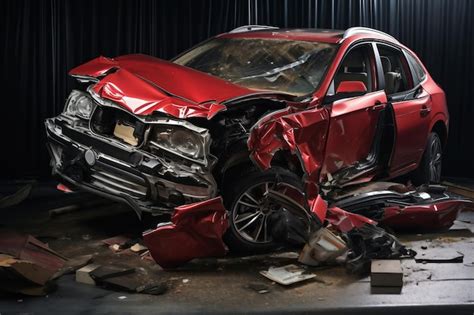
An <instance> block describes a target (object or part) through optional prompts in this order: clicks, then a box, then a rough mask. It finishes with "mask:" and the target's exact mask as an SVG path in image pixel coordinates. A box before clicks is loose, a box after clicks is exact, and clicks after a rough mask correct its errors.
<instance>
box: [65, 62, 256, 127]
mask: <svg viewBox="0 0 474 315" xmlns="http://www.w3.org/2000/svg"><path fill="white" fill-rule="evenodd" d="M69 74H70V75H72V76H75V77H93V78H97V79H99V80H100V81H99V82H98V83H96V84H95V85H94V86H93V88H92V89H93V91H94V92H95V93H97V94H98V95H99V96H100V97H102V98H104V99H108V100H111V101H114V102H115V103H117V104H119V105H120V106H122V107H124V108H125V109H127V110H129V111H130V112H132V113H134V114H137V115H150V114H152V113H153V112H156V111H158V112H163V113H166V114H169V115H172V116H175V117H177V118H188V117H206V118H207V119H210V118H212V117H213V116H214V115H215V114H217V113H218V112H220V111H222V110H225V109H226V107H225V105H223V104H222V102H225V101H227V100H230V99H234V98H238V97H243V96H246V95H252V94H256V93H258V92H257V91H254V90H251V89H247V88H243V87H240V86H238V85H235V84H232V83H230V82H227V81H225V80H222V79H219V78H217V77H214V76H211V75H208V74H206V73H203V72H200V71H196V70H194V69H191V68H187V67H184V66H180V65H177V64H174V63H172V62H169V61H165V60H161V59H158V58H154V57H151V56H146V55H126V56H121V57H117V58H114V59H111V58H105V57H98V58H96V59H93V60H91V61H89V62H87V63H85V64H83V65H81V66H78V67H76V68H74V69H72V70H71V71H70V72H69Z"/></svg>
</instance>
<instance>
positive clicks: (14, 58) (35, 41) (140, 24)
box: [0, 0, 474, 178]
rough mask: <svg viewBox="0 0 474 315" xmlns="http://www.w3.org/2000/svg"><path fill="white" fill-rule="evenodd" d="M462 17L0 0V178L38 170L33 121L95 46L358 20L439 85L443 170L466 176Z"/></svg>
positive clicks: (182, 0)
mask: <svg viewBox="0 0 474 315" xmlns="http://www.w3.org/2000/svg"><path fill="white" fill-rule="evenodd" d="M472 16H474V1H471V0H391V1H387V0H329V1H327V0H326V1H321V0H320V1H317V0H250V1H248V0H241V1H239V0H187V1H186V0H173V1H169V0H163V1H151V0H115V1H72V0H71V1H68V0H30V1H28V0H2V1H0V43H1V46H0V54H1V59H0V62H1V74H0V77H1V85H0V86H1V92H2V93H1V95H2V103H3V104H2V105H1V106H2V110H3V114H2V116H1V117H2V118H3V119H2V120H1V124H0V125H1V131H2V138H1V139H2V146H1V148H2V149H1V152H2V154H1V177H2V178H25V177H42V176H48V174H49V165H48V161H49V157H48V154H47V151H46V148H45V133H44V127H43V121H44V119H45V118H47V117H52V116H54V115H56V114H58V113H59V112H60V111H61V110H62V108H63V104H64V100H65V98H66V96H67V94H68V93H69V91H70V90H71V89H72V88H74V86H75V82H74V80H73V79H71V78H69V77H68V76H67V71H68V70H69V69H71V68H72V67H74V66H76V65H79V64H81V63H83V62H85V61H87V60H90V59H92V58H94V57H96V56H99V55H104V56H110V57H114V56H117V55H121V54H128V53H144V54H150V55H153V56H157V57H160V58H165V59H169V58H171V57H173V56H175V55H176V54H178V53H180V52H182V51H184V50H186V49H188V48H190V47H191V46H193V45H195V44H197V43H198V42H200V41H202V40H204V39H206V38H208V37H210V36H213V35H216V34H219V33H222V32H226V31H229V30H231V29H232V28H234V27H237V26H240V25H245V24H267V25H275V26H280V27H317V28H337V29H345V28H347V27H350V26H368V27H373V28H377V29H380V30H382V31H385V32H387V33H389V34H392V35H393V36H395V37H396V38H398V39H399V40H400V41H401V42H402V43H404V44H406V45H407V46H408V47H410V48H412V49H413V50H414V51H415V52H416V53H417V54H418V55H419V56H420V58H421V59H422V60H423V62H424V63H425V65H426V66H427V67H428V69H429V70H430V73H431V75H432V76H433V77H434V78H435V80H436V81H437V82H438V83H439V84H440V85H441V86H442V87H443V89H444V90H445V91H446V94H447V98H448V105H449V109H450V113H451V119H450V135H449V144H448V148H447V152H446V155H445V160H444V174H445V175H450V176H463V177H474V163H473V162H471V161H472V157H473V156H474V140H473V137H474V109H473V108H474V105H473V104H471V99H472V97H471V95H470V93H471V92H472V88H471V84H472V80H471V76H472V74H473V73H474V63H473V62H472V60H473V58H474V55H473V46H474V34H473V30H474V27H473V22H472V19H471V17H472Z"/></svg>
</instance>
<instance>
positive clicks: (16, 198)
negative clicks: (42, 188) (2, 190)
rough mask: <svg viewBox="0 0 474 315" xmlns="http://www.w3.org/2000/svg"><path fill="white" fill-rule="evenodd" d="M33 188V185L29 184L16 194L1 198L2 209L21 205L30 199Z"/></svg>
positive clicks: (0, 207) (0, 206) (0, 205)
mask: <svg viewBox="0 0 474 315" xmlns="http://www.w3.org/2000/svg"><path fill="white" fill-rule="evenodd" d="M32 188H33V184H28V185H25V186H23V187H21V188H20V189H18V190H17V191H16V192H15V193H14V194H11V195H7V196H0V209H2V208H7V207H12V206H14V205H17V204H19V203H20V202H22V201H23V200H25V199H26V198H28V196H29V195H30V193H31V189H32Z"/></svg>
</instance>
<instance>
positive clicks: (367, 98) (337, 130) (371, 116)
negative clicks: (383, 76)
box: [321, 91, 387, 177]
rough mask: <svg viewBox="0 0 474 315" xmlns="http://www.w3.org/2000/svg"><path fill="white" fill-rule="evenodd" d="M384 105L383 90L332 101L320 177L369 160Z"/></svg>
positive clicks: (385, 101) (385, 103) (385, 98)
mask: <svg viewBox="0 0 474 315" xmlns="http://www.w3.org/2000/svg"><path fill="white" fill-rule="evenodd" d="M386 105H387V97H386V95H385V92H384V91H376V92H372V93H368V94H365V95H363V96H360V97H355V98H349V99H343V100H339V101H336V102H334V103H333V105H332V110H331V117H330V123H329V130H328V138H327V145H326V151H325V158H324V165H323V169H322V174H321V176H322V177H325V176H326V175H327V174H328V173H329V174H332V175H334V174H335V173H337V172H338V171H340V170H342V169H345V168H347V167H351V166H354V165H356V164H357V163H358V162H364V161H366V160H367V159H368V157H369V155H370V153H371V150H372V146H373V144H374V138H375V135H376V129H377V124H378V123H379V117H380V114H381V112H382V111H383V110H384V108H385V107H386Z"/></svg>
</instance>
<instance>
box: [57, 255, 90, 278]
mask: <svg viewBox="0 0 474 315" xmlns="http://www.w3.org/2000/svg"><path fill="white" fill-rule="evenodd" d="M92 257H93V255H92V254H89V255H82V256H77V257H74V258H71V259H69V260H67V261H66V262H65V264H64V266H63V267H61V269H59V270H58V271H57V272H56V273H55V274H54V275H53V277H52V278H53V279H57V278H59V277H61V276H63V275H65V274H69V273H74V272H76V270H78V269H80V268H82V267H84V266H86V265H87V264H89V263H90V262H91V261H92Z"/></svg>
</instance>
